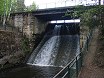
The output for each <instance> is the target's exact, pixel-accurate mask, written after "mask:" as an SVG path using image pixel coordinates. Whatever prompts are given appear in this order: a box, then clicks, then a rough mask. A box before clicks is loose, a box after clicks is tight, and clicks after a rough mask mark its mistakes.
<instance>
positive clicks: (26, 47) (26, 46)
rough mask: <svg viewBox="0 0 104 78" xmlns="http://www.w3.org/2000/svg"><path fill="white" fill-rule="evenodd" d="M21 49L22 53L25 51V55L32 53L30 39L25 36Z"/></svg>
mask: <svg viewBox="0 0 104 78" xmlns="http://www.w3.org/2000/svg"><path fill="white" fill-rule="evenodd" d="M21 47H22V51H23V52H25V53H28V52H30V46H29V39H28V38H26V36H24V37H23V38H22V41H21Z"/></svg>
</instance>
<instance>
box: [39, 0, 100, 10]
mask: <svg viewBox="0 0 104 78" xmlns="http://www.w3.org/2000/svg"><path fill="white" fill-rule="evenodd" d="M98 4H99V1H88V0H86V1H83V0H82V1H81V0H63V1H58V2H50V3H43V4H39V5H38V6H37V9H47V8H56V7H66V6H77V5H85V6H90V5H98Z"/></svg>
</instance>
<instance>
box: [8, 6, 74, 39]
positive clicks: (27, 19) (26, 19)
mask: <svg viewBox="0 0 104 78" xmlns="http://www.w3.org/2000/svg"><path fill="white" fill-rule="evenodd" d="M74 9H75V7H74V6H70V7H58V8H47V9H37V10H36V11H32V12H19V13H12V14H11V18H10V21H9V23H10V24H12V26H15V27H18V28H19V29H20V30H22V32H24V33H26V35H27V36H28V37H29V38H30V37H31V36H32V34H33V33H34V34H41V33H42V32H44V31H45V29H46V26H47V25H48V24H49V23H50V22H51V21H57V20H71V19H73V17H72V16H71V15H70V14H71V13H72V12H73V10H74ZM75 19H76V18H75ZM63 23H65V22H63Z"/></svg>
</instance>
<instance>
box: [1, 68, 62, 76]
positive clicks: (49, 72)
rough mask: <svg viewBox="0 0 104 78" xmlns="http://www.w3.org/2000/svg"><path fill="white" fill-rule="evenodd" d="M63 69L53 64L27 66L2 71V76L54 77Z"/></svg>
mask: <svg viewBox="0 0 104 78" xmlns="http://www.w3.org/2000/svg"><path fill="white" fill-rule="evenodd" d="M61 69H62V68H61V67H53V66H25V67H19V68H15V69H12V70H8V71H5V72H4V71H2V72H1V73H0V78H52V77H53V76H54V75H55V74H56V73H58V72H59V71H60V70H61Z"/></svg>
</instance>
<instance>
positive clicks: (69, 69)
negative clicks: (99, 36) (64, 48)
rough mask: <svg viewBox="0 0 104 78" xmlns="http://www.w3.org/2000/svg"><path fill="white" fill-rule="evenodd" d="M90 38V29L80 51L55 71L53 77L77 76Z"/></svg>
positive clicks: (68, 77) (75, 77) (73, 77)
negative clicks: (59, 69)
mask: <svg viewBox="0 0 104 78" xmlns="http://www.w3.org/2000/svg"><path fill="white" fill-rule="evenodd" d="M91 38H92V30H91V31H90V33H89V34H88V35H87V39H86V41H85V43H84V46H83V48H82V49H81V52H80V53H79V54H78V55H77V56H76V57H75V58H74V59H73V60H72V61H71V62H70V63H68V64H67V65H66V66H65V67H64V68H63V69H62V70H61V71H60V72H59V73H57V74H56V75H55V76H54V77H53V78H77V77H78V74H79V71H80V70H81V67H82V66H83V64H82V62H83V58H84V54H86V51H87V50H88V45H89V42H90V40H91Z"/></svg>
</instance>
